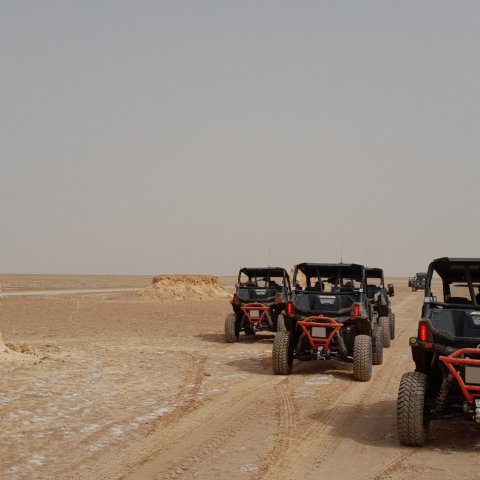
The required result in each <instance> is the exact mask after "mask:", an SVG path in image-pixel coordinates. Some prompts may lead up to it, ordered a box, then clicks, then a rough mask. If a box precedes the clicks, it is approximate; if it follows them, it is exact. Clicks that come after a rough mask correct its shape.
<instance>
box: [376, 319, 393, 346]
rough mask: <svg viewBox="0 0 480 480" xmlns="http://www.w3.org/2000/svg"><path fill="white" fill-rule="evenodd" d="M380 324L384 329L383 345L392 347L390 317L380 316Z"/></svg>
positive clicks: (382, 329)
mask: <svg viewBox="0 0 480 480" xmlns="http://www.w3.org/2000/svg"><path fill="white" fill-rule="evenodd" d="M378 324H379V325H380V329H381V331H382V337H383V346H384V347H385V348H388V347H390V335H391V333H390V319H389V318H388V317H380V318H379V319H378Z"/></svg>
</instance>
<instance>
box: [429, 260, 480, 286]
mask: <svg viewBox="0 0 480 480" xmlns="http://www.w3.org/2000/svg"><path fill="white" fill-rule="evenodd" d="M467 269H468V271H469V273H470V278H471V280H472V282H479V281H480V258H449V257H443V258H437V259H436V260H433V262H432V263H431V264H430V267H429V273H430V272H431V273H432V274H433V272H434V271H435V272H437V273H438V275H440V277H441V278H442V280H444V281H445V282H468V278H467V277H466V270H467Z"/></svg>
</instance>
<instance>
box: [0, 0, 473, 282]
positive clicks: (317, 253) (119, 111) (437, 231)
mask: <svg viewBox="0 0 480 480" xmlns="http://www.w3.org/2000/svg"><path fill="white" fill-rule="evenodd" d="M479 45H480V3H479V2H476V1H470V2H467V1H460V2H446V1H401V2H400V1H398V2H388V1H363V2H362V1H350V2H347V1H344V2H333V1H331V2H321V1H295V2H294V1H289V2H286V1H251V2H249V1H237V2H234V1H179V0H177V1H133V0H132V1H128V2H127V1H83V2H82V1H77V2H73V1H41V2H37V1H29V2H27V1H19V0H15V1H4V0H0V61H1V63H0V65H1V75H0V87H1V88H0V92H1V93H0V95H1V110H0V112H1V114H0V167H1V170H0V225H1V234H0V251H1V253H2V261H1V263H0V271H1V272H3V273H27V272H32V273H130V274H134V273H145V274H150V273H152V274H154V273H166V272H172V273H182V272H191V273H215V274H229V273H232V272H235V271H236V270H237V269H238V267H240V266H242V265H245V264H247V265H252V266H253V265H264V264H266V263H267V262H268V251H269V247H270V251H271V263H273V264H278V265H281V266H286V267H287V268H289V267H290V266H291V265H292V264H294V263H297V262H300V261H335V260H338V259H339V254H340V247H339V245H340V238H341V237H342V235H343V259H344V260H345V261H356V262H362V263H363V262H364V260H365V251H366V250H367V249H368V259H369V264H370V265H378V266H383V267H384V268H385V270H386V272H387V274H390V275H408V274H410V273H412V272H415V271H418V270H424V269H425V268H426V265H427V263H428V261H429V260H430V259H432V258H434V257H438V256H443V255H450V256H480V246H479V244H478V238H479V236H480V224H479V221H478V216H479V215H480V213H479V210H480V202H479V196H478V193H477V192H478V183H479V180H480V163H479V161H478V152H479V150H480V149H479V146H480V145H479V144H480V136H479V134H478V133H479V132H478V130H479V119H480V118H479V117H480V97H479V94H478V90H479V88H480V81H479V80H480V78H479V77H480V64H479V62H478V58H479Z"/></svg>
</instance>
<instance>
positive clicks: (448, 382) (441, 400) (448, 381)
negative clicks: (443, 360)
mask: <svg viewBox="0 0 480 480" xmlns="http://www.w3.org/2000/svg"><path fill="white" fill-rule="evenodd" d="M452 380H453V375H452V374H451V373H449V374H448V375H447V376H446V377H444V378H443V382H442V386H441V387H440V391H439V392H438V395H437V398H436V400H435V410H436V411H437V412H443V410H444V408H445V404H446V402H447V396H448V392H449V391H450V388H451V387H452Z"/></svg>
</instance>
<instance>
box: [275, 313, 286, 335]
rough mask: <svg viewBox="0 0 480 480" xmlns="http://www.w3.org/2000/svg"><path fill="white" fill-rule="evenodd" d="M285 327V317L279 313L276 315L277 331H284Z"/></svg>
mask: <svg viewBox="0 0 480 480" xmlns="http://www.w3.org/2000/svg"><path fill="white" fill-rule="evenodd" d="M286 331H287V327H286V326H285V317H284V316H283V313H279V314H278V317H277V332H286Z"/></svg>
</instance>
